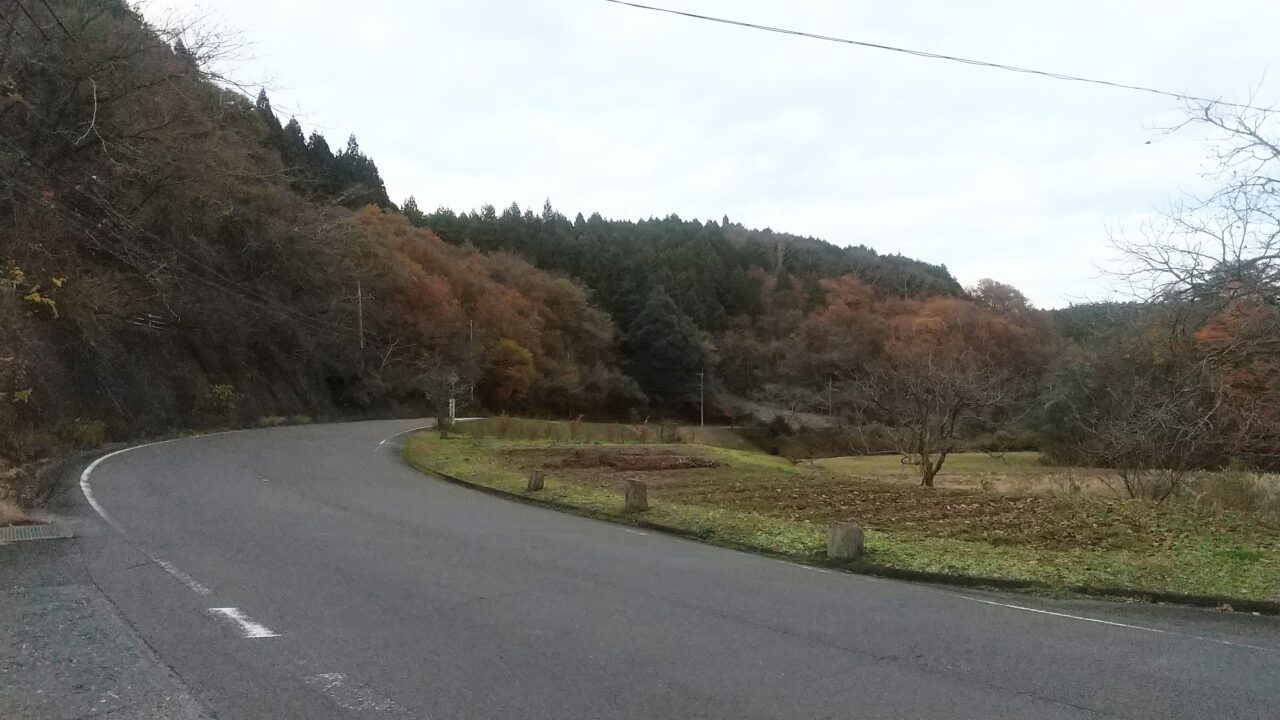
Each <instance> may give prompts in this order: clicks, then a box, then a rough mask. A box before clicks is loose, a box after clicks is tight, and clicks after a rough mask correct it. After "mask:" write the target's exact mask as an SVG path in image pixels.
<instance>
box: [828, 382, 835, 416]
mask: <svg viewBox="0 0 1280 720" xmlns="http://www.w3.org/2000/svg"><path fill="white" fill-rule="evenodd" d="M835 418H836V391H835V383H834V382H833V381H832V379H831V376H830V375H828V376H827V422H828V423H830V422H833V421H834V420H835Z"/></svg>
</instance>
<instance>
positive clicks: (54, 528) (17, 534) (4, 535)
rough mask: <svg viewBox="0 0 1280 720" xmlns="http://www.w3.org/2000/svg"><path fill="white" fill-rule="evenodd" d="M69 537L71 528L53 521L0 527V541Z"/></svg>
mask: <svg viewBox="0 0 1280 720" xmlns="http://www.w3.org/2000/svg"><path fill="white" fill-rule="evenodd" d="M69 537H71V528H69V527H66V526H63V525H57V524H53V523H46V524H43V525H13V526H10V527H0V543H7V542H18V541H19V540H57V539H59V538H69Z"/></svg>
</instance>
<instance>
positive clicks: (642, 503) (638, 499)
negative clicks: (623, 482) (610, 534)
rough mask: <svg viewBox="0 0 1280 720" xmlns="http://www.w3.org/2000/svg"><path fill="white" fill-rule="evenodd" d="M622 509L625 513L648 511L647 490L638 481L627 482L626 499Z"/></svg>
mask: <svg viewBox="0 0 1280 720" xmlns="http://www.w3.org/2000/svg"><path fill="white" fill-rule="evenodd" d="M624 508H625V509H626V511H627V512H642V511H644V510H648V509H649V488H648V487H647V486H645V484H644V483H643V482H640V481H639V480H628V481H627V497H626V503H625V505H624Z"/></svg>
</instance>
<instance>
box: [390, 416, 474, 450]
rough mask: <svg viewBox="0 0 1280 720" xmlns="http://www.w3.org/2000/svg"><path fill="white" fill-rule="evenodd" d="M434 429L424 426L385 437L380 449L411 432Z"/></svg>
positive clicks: (430, 426)
mask: <svg viewBox="0 0 1280 720" xmlns="http://www.w3.org/2000/svg"><path fill="white" fill-rule="evenodd" d="M455 422H456V421H455ZM432 427H434V426H432V425H424V426H423V427H416V428H410V429H408V430H405V431H403V432H398V433H396V434H395V435H390V436H388V437H384V438H382V441H381V442H379V443H378V447H382V446H383V445H386V444H387V443H389V442H391V441H392V440H395V439H396V438H398V437H400V436H401V435H408V434H409V433H411V432H417V431H419V430H430V429H431V428H432Z"/></svg>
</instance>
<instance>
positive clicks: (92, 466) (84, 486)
mask: <svg viewBox="0 0 1280 720" xmlns="http://www.w3.org/2000/svg"><path fill="white" fill-rule="evenodd" d="M180 439H181V438H174V439H173V440H161V441H159V442H153V443H147V444H145V445H134V446H133V447H127V448H124V449H121V450H116V451H115V452H112V453H107V454H106V455H103V456H102V457H100V458H98V459H97V460H94V461H93V462H91V463H89V467H87V468H85V469H84V472H82V473H80V492H81V493H83V494H84V499H85V500H88V501H89V506H90V507H92V508H93V510H94V512H96V513H98V515H99V516H101V517H102V519H103V520H106V521H107V524H108V525H110V526H111V527H113V528H115V530H116V532H118V533H120V534H121V535H124V536H125V537H128V535H129V533H127V532H125V531H124V528H123V527H121V526H120V523H118V522H116V520H115V518H113V517H111V514H110V513H108V512H107V511H106V510H104V509H103V507H102V505H99V504H98V499H97V498H95V497H94V495H93V488H92V487H91V486H90V485H89V476H90V475H92V474H93V471H94V470H97V469H98V466H99V465H101V464H102V463H103V462H105V461H107V460H110V459H111V458H113V457H115V456H117V455H121V454H123V453H127V452H129V451H130V450H140V449H142V448H147V447H155V446H156V445H164V444H165V443H171V442H174V441H175V440H180Z"/></svg>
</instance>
